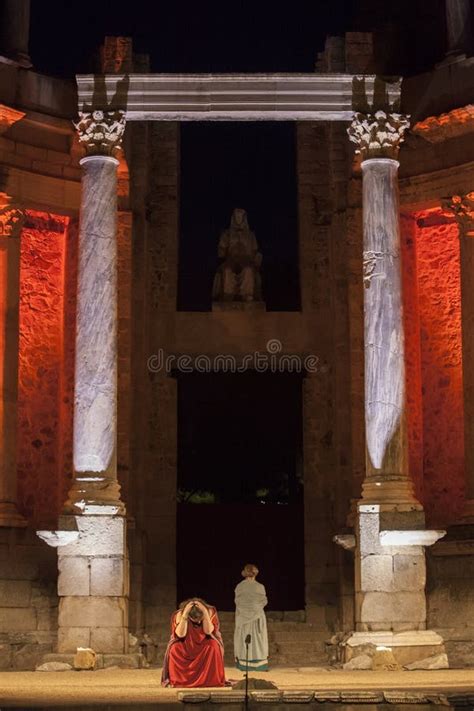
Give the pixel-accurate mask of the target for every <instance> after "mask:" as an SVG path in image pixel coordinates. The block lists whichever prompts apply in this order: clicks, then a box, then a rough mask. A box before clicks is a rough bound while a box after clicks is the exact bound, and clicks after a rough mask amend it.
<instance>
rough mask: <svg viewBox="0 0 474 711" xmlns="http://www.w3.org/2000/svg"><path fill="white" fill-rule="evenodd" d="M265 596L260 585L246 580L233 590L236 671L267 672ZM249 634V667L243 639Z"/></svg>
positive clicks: (251, 580)
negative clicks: (246, 661)
mask: <svg viewBox="0 0 474 711" xmlns="http://www.w3.org/2000/svg"><path fill="white" fill-rule="evenodd" d="M267 602H268V600H267V594H266V592H265V588H264V586H263V585H262V584H261V583H257V581H256V580H253V579H252V578H246V579H245V580H242V582H241V583H239V584H238V585H237V587H236V588H235V631H234V656H235V663H236V666H237V669H241V670H242V671H246V670H247V669H248V671H266V670H267V669H268V633H267V618H266V617H265V612H264V608H265V605H266V604H267ZM247 635H250V644H249V654H248V667H247V666H246V663H245V659H246V648H245V638H246V637H247Z"/></svg>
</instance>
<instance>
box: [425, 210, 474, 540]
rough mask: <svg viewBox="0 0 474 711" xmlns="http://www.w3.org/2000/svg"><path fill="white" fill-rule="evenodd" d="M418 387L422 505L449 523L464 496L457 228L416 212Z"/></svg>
mask: <svg viewBox="0 0 474 711" xmlns="http://www.w3.org/2000/svg"><path fill="white" fill-rule="evenodd" d="M417 222H418V229H417V233H416V250H417V273H418V308H419V318H420V347H421V379H422V390H423V401H422V406H423V479H424V484H423V503H424V506H425V510H426V515H427V520H428V522H429V524H431V525H434V526H446V525H450V524H452V523H454V522H455V521H456V520H457V518H458V516H459V514H460V512H461V508H462V504H463V498H464V428H463V419H464V417H463V395H462V342H461V341H462V338H461V286H460V261H459V236H458V228H457V225H456V224H455V223H454V222H446V220H445V219H444V218H443V216H442V215H441V214H440V212H436V211H430V212H429V213H421V214H418V215H417Z"/></svg>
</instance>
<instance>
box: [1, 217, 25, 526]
mask: <svg viewBox="0 0 474 711" xmlns="http://www.w3.org/2000/svg"><path fill="white" fill-rule="evenodd" d="M22 224H23V214H22V213H21V212H20V211H19V210H16V209H11V208H8V207H7V208H5V209H3V210H2V211H0V364H1V368H0V526H26V521H25V519H24V518H23V517H22V516H21V515H20V514H19V513H18V509H17V503H16V502H17V493H16V487H17V477H16V468H17V453H16V449H17V447H16V442H17V409H18V346H19V300H20V234H21V227H22Z"/></svg>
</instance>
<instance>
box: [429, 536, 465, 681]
mask: <svg viewBox="0 0 474 711" xmlns="http://www.w3.org/2000/svg"><path fill="white" fill-rule="evenodd" d="M427 564H428V586H427V611H428V625H429V627H430V629H434V630H435V631H436V632H439V634H441V635H442V637H443V639H444V641H445V647H446V652H447V654H448V658H449V665H450V667H452V668H463V667H471V668H472V667H474V615H473V611H474V587H473V584H472V581H473V579H474V547H473V544H472V541H466V543H465V544H463V543H454V542H453V543H451V542H449V541H446V542H444V541H442V540H441V541H439V542H438V544H437V545H436V546H434V547H433V549H432V551H430V553H429V555H428V557H427Z"/></svg>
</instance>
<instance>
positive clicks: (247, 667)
mask: <svg viewBox="0 0 474 711" xmlns="http://www.w3.org/2000/svg"><path fill="white" fill-rule="evenodd" d="M250 640H251V637H250V635H249V634H248V635H247V636H246V638H245V709H248V706H249V644H250Z"/></svg>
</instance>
